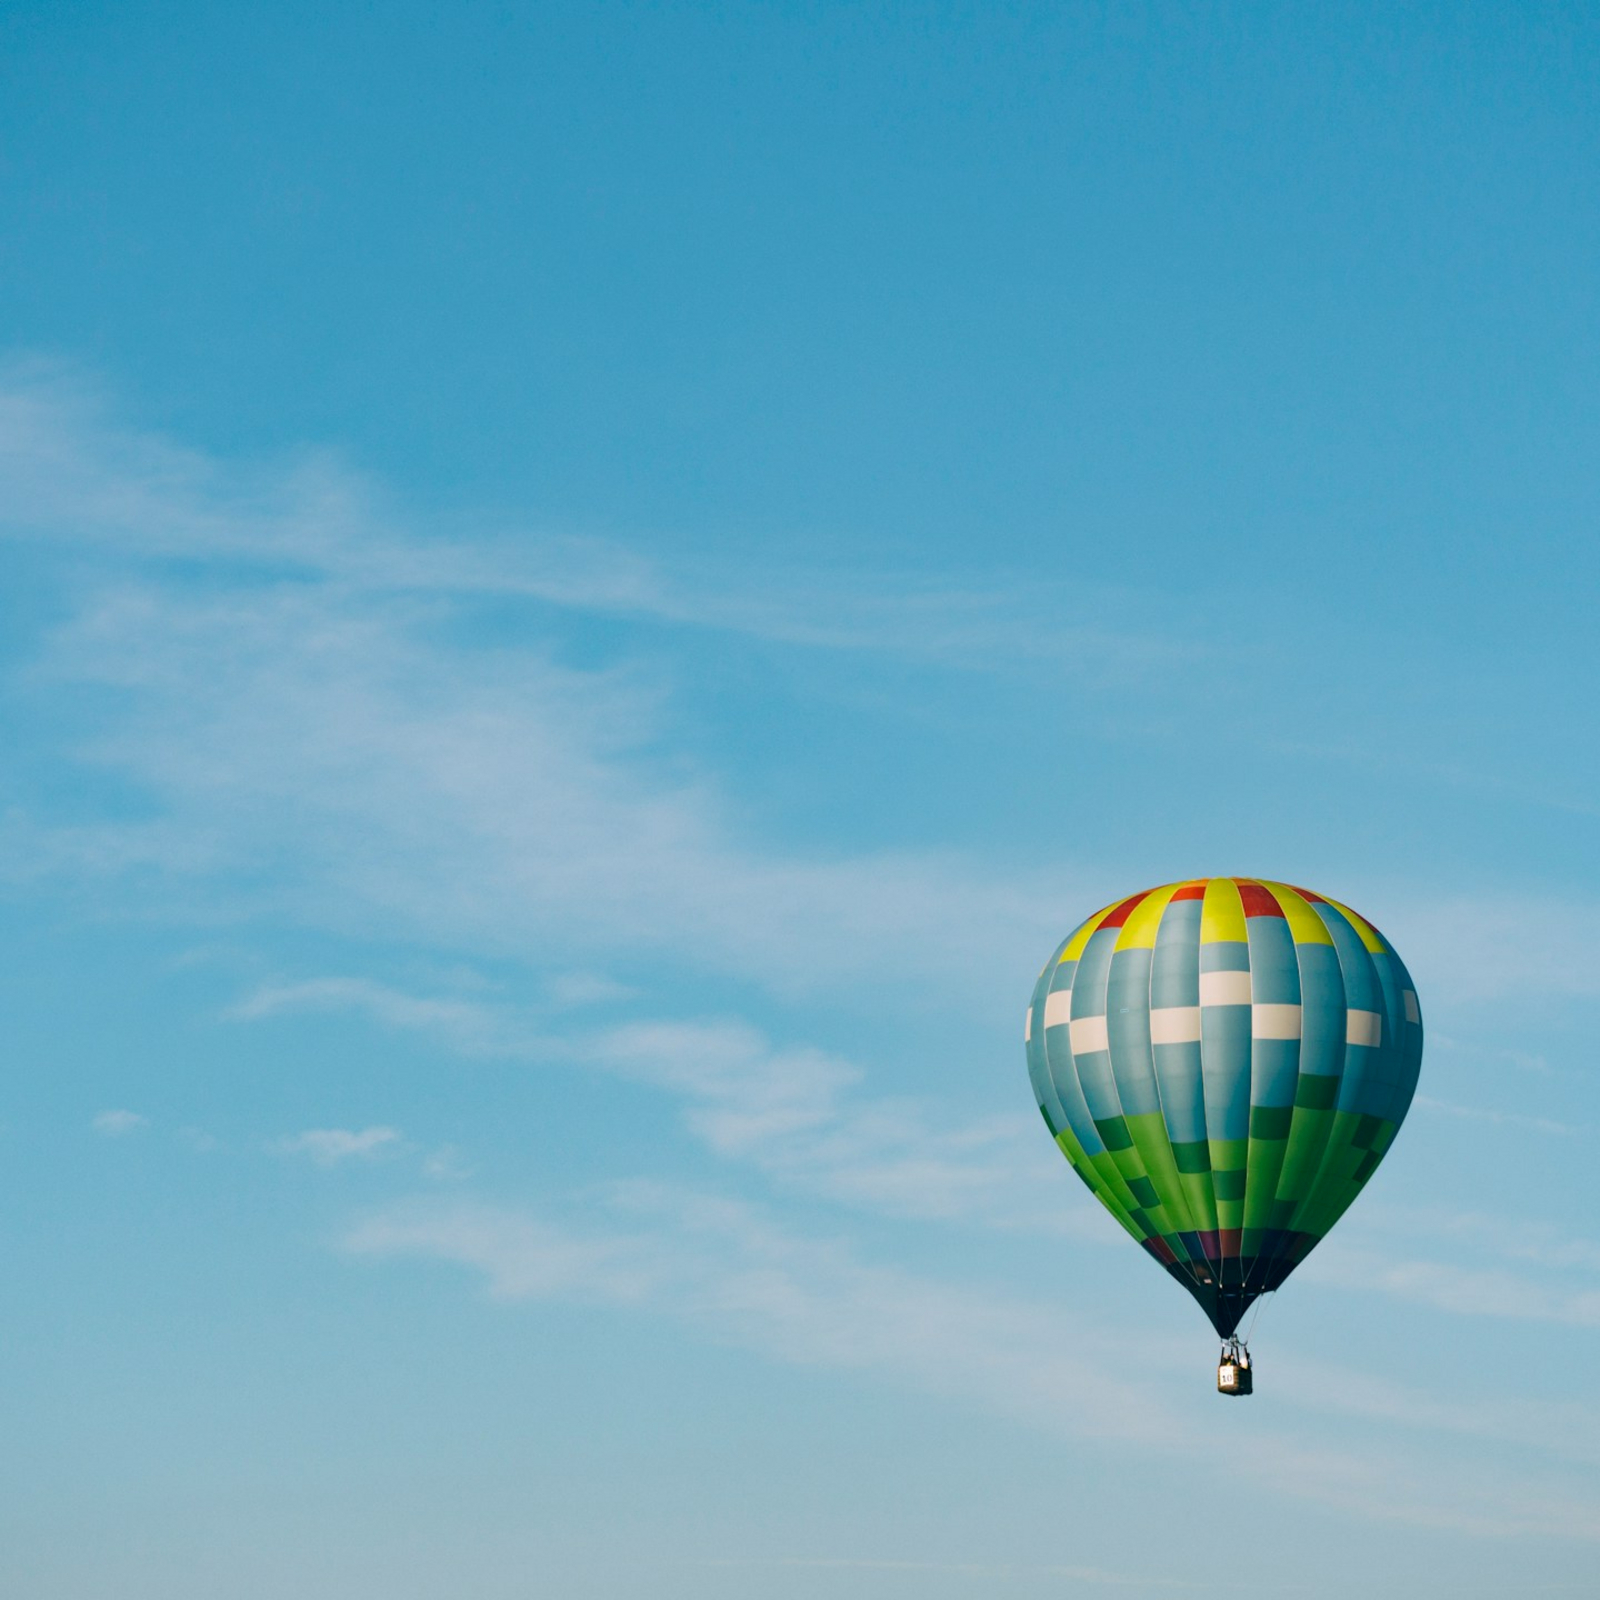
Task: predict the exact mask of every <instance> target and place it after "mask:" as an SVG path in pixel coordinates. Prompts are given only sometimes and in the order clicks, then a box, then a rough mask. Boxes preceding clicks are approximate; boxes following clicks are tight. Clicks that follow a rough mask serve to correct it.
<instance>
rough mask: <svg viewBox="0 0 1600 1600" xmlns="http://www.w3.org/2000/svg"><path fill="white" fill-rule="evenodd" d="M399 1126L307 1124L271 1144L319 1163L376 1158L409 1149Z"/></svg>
mask: <svg viewBox="0 0 1600 1600" xmlns="http://www.w3.org/2000/svg"><path fill="white" fill-rule="evenodd" d="M405 1147H406V1145H405V1140H404V1139H403V1138H402V1137H401V1134H400V1130H399V1129H398V1128H389V1127H372V1128H360V1129H353V1128H307V1129H306V1131H305V1132H304V1133H296V1134H291V1135H289V1136H288V1137H286V1138H282V1139H274V1140H273V1141H272V1142H271V1143H270V1144H269V1145H268V1146H267V1148H268V1149H269V1150H270V1151H271V1153H272V1154H273V1155H277V1156H304V1157H305V1158H306V1159H307V1160H309V1161H311V1162H314V1163H315V1164H316V1165H317V1166H319V1167H336V1166H340V1165H342V1164H343V1163H346V1162H352V1161H355V1162H361V1161H375V1160H378V1159H380V1158H382V1157H385V1156H391V1155H397V1154H399V1153H400V1151H402V1150H403V1149H405Z"/></svg>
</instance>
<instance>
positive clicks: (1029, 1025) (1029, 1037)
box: [1022, 1006, 1033, 1044]
mask: <svg viewBox="0 0 1600 1600" xmlns="http://www.w3.org/2000/svg"><path fill="white" fill-rule="evenodd" d="M1022 1042H1023V1043H1024V1044H1032V1043H1033V1007H1032V1006H1029V1007H1028V1014H1027V1016H1025V1017H1024V1018H1023V1019H1022Z"/></svg>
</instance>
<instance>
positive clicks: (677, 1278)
mask: <svg viewBox="0 0 1600 1600" xmlns="http://www.w3.org/2000/svg"><path fill="white" fill-rule="evenodd" d="M614 1200H615V1204H616V1206H617V1207H618V1210H619V1213H620V1214H619V1215H618V1216H617V1217H616V1218H615V1221H614V1224H613V1226H612V1227H611V1228H610V1229H609V1231H598V1230H596V1229H595V1228H594V1227H593V1225H592V1224H591V1227H590V1228H589V1229H587V1230H585V1231H582V1232H579V1231H576V1230H573V1229H571V1228H568V1227H565V1226H563V1225H562V1224H560V1223H557V1222H553V1221H550V1220H547V1219H543V1218H537V1217H533V1216H530V1215H528V1214H526V1213H521V1212H517V1211H511V1210H506V1209H502V1208H495V1207H489V1206H483V1205H468V1204H459V1203H458V1204H441V1203H437V1202H434V1203H420V1202H410V1203H408V1204H404V1205H400V1206H395V1207H391V1208H389V1209H388V1210H385V1211H382V1212H378V1213H375V1214H373V1215H371V1216H369V1217H367V1218H366V1219H365V1220H363V1221H361V1222H359V1223H357V1224H356V1225H355V1226H353V1227H352V1228H351V1229H350V1230H349V1232H348V1233H347V1235H346V1236H345V1239H344V1241H343V1242H344V1247H345V1249H346V1250H348V1251H349V1252H351V1253H352V1254H356V1255H363V1256H372V1257H378V1258H391V1257H418V1258H422V1259H433V1260H439V1261H445V1262H452V1263H456V1264H458V1265H461V1266H465V1267H468V1268H471V1269H472V1270H474V1271H476V1272H478V1273H481V1274H482V1275H483V1277H484V1278H485V1279H486V1281H487V1283H488V1287H489V1292H490V1294H491V1296H492V1297H493V1298H495V1299H497V1300H502V1301H540V1300H545V1299H556V1300H570V1301H580V1302H586V1303H590V1304H603V1305H611V1306H615V1307H617V1308H618V1309H633V1310H636V1311H640V1312H645V1313H650V1314H657V1315H668V1316H671V1317H674V1318H677V1319H679V1320H682V1321H684V1322H687V1323H689V1324H692V1325H694V1326H696V1327H698V1328H699V1329H700V1330H701V1331H702V1332H703V1333H705V1334H706V1335H707V1336H708V1337H710V1338H713V1339H715V1340H718V1341H721V1342H725V1343H731V1344H737V1345H740V1346H743V1347H746V1348H749V1349H752V1350H756V1351H759V1352H761V1353H762V1354H764V1355H766V1356H768V1357H770V1358H771V1359H774V1360H777V1361H781V1362H787V1363H793V1364H797V1365H803V1366H812V1367H827V1368H834V1369H838V1370H841V1371H847V1372H855V1373H861V1374H868V1375H872V1376H873V1377H875V1378H878V1379H881V1380H883V1381H887V1382H890V1383H893V1384H897V1385H902V1386H909V1387H911V1388H913V1389H916V1390H920V1391H922V1392H925V1393H929V1394H933V1395H936V1396H938V1397H940V1398H942V1399H944V1400H947V1401H951V1402H954V1403H958V1404H966V1405H976V1406H978V1407H980V1408H982V1409H985V1410H988V1411H990V1412H993V1413H995V1414H997V1415H999V1416H1003V1417H1005V1418H1008V1419H1010V1420H1011V1421H1013V1422H1015V1423H1017V1424H1019V1425H1022V1426H1026V1427H1029V1428H1034V1429H1041V1430H1044V1431H1046V1432H1049V1433H1054V1434H1057V1435H1059V1436H1061V1437H1064V1438H1070V1439H1077V1440H1082V1439H1093V1440H1096V1441H1099V1442H1098V1443H1097V1444H1096V1446H1095V1448H1097V1449H1100V1450H1114V1449H1129V1450H1135V1451H1137V1452H1138V1455H1139V1459H1140V1461H1141V1463H1143V1465H1144V1468H1145V1469H1146V1470H1148V1469H1149V1468H1150V1467H1151V1466H1152V1465H1166V1466H1169V1467H1170V1466H1176V1467H1178V1468H1179V1469H1182V1466H1183V1464H1184V1463H1186V1462H1204V1463H1206V1464H1207V1468H1208V1470H1209V1467H1210V1466H1211V1464H1212V1463H1214V1460H1215V1452H1216V1447H1217V1446H1216V1419H1215V1412H1214V1407H1215V1405H1216V1403H1217V1402H1216V1398H1215V1396H1214V1395H1211V1394H1209V1393H1207V1392H1206V1391H1207V1389H1208V1387H1209V1386H1208V1385H1207V1384H1205V1383H1203V1382H1201V1383H1197V1382H1196V1371H1195V1363H1194V1360H1193V1345H1192V1342H1187V1341H1180V1340H1178V1339H1176V1338H1174V1339H1156V1338H1152V1337H1151V1336H1149V1335H1147V1334H1144V1333H1140V1332H1132V1331H1129V1330H1126V1329H1116V1328H1112V1327H1109V1326H1108V1325H1106V1323H1105V1322H1104V1320H1103V1319H1096V1320H1094V1321H1092V1322H1091V1321H1086V1320H1083V1319H1081V1318H1079V1317H1078V1316H1076V1315H1075V1314H1074V1313H1073V1312H1072V1311H1071V1310H1070V1309H1068V1308H1066V1307H1063V1306H1060V1305H1054V1304H1047V1303H1039V1302H1030V1301H1025V1300H1020V1299H1017V1298H1015V1297H1009V1296H1006V1295H1004V1294H997V1293H995V1292H994V1291H993V1290H992V1289H990V1288H988V1287H979V1286H976V1285H962V1284H956V1283H946V1282H940V1281H937V1280H933V1279H929V1278H926V1277H923V1276H919V1275H917V1274H915V1273H909V1272H905V1271H901V1270H897V1269H893V1268H888V1267H881V1266H876V1265H872V1264H870V1263H867V1262H864V1261H862V1260H861V1259H859V1257H858V1256H857V1255H856V1254H855V1253H854V1252H853V1251H851V1250H850V1249H849V1248H848V1247H846V1246H844V1245H843V1244H839V1243H833V1242H819V1241H815V1240H804V1239H798V1238H795V1237H794V1236H792V1235H789V1234H786V1233H784V1232H783V1231H781V1230H779V1229H777V1228H775V1227H773V1226H771V1225H770V1224H769V1223H768V1222H767V1221H766V1220H765V1219H764V1218H763V1217H762V1216H761V1215H760V1214H759V1213H756V1212H753V1211H752V1210H750V1209H749V1208H748V1207H744V1206H740V1205H735V1204H732V1203H729V1202H726V1201H721V1200H714V1199H708V1198H706V1197H704V1196H697V1195H692V1194H686V1193H684V1192H682V1191H677V1190H672V1189H663V1188H661V1187H659V1186H654V1185H651V1186H644V1185H639V1186H633V1187H632V1188H631V1189H627V1190H622V1191H619V1192H618V1193H617V1195H616V1196H615V1197H614ZM1324 1376H1329V1375H1327V1374H1325V1375H1324ZM1331 1376H1332V1379H1333V1380H1334V1382H1335V1383H1338V1382H1341V1381H1342V1382H1343V1383H1344V1386H1345V1387H1346V1388H1349V1389H1351V1390H1359V1389H1360V1388H1361V1386H1360V1385H1359V1384H1355V1383H1353V1382H1352V1381H1351V1375H1349V1374H1343V1375H1340V1374H1333V1375H1331ZM1382 1398H1383V1399H1384V1400H1385V1402H1386V1406H1378V1405H1375V1404H1374V1403H1372V1401H1371V1397H1370V1395H1369V1396H1368V1398H1367V1400H1366V1401H1365V1402H1363V1401H1361V1398H1360V1396H1359V1395H1358V1397H1357V1399H1358V1403H1357V1405H1356V1406H1355V1408H1354V1409H1355V1410H1356V1412H1357V1413H1358V1414H1361V1415H1364V1416H1365V1417H1366V1418H1367V1419H1368V1420H1369V1422H1373V1421H1378V1420H1384V1419H1386V1418H1389V1416H1390V1413H1395V1412H1398V1413H1399V1416H1398V1419H1397V1420H1398V1421H1399V1422H1400V1423H1401V1424H1402V1425H1403V1426H1404V1427H1406V1428H1410V1429H1418V1428H1421V1429H1425V1430H1433V1431H1438V1430H1440V1429H1442V1430H1443V1431H1445V1432H1446V1433H1460V1432H1463V1431H1473V1430H1472V1429H1470V1427H1468V1428H1464V1427H1463V1424H1462V1418H1461V1416H1460V1415H1459V1414H1457V1412H1456V1411H1453V1410H1451V1409H1449V1408H1446V1409H1445V1410H1444V1411H1443V1412H1442V1413H1441V1412H1438V1411H1435V1412H1434V1413H1433V1414H1430V1404H1431V1402H1429V1401H1428V1400H1427V1399H1426V1398H1424V1397H1417V1396H1414V1395H1411V1394H1409V1393H1407V1392H1405V1391H1400V1390H1396V1391H1394V1392H1392V1393H1389V1394H1387V1395H1385V1396H1383V1397H1382ZM1285 1400H1286V1403H1287V1404H1288V1405H1290V1406H1291V1407H1292V1406H1293V1404H1294V1400H1293V1396H1292V1393H1286V1394H1285ZM1331 1400H1332V1401H1333V1403H1334V1404H1335V1407H1336V1408H1337V1404H1336V1400H1333V1397H1331V1396H1330V1394H1329V1393H1328V1392H1327V1390H1326V1388H1325V1389H1324V1391H1323V1392H1321V1393H1318V1394H1314V1395H1313V1396H1312V1398H1311V1400H1310V1403H1311V1404H1312V1405H1313V1406H1320V1407H1322V1408H1326V1407H1327V1406H1328V1405H1329V1404H1330V1401H1331ZM1206 1408H1213V1409H1206ZM1346 1409H1348V1408H1346ZM1231 1420H1233V1419H1232V1418H1230V1421H1231ZM1239 1420H1240V1421H1242V1422H1243V1423H1244V1424H1245V1426H1246V1428H1247V1432H1246V1434H1245V1435H1244V1436H1243V1437H1242V1438H1241V1439H1240V1448H1239V1450H1238V1453H1237V1455H1236V1456H1235V1457H1234V1458H1233V1465H1232V1468H1231V1471H1232V1480H1231V1481H1233V1482H1234V1483H1235V1485H1236V1486H1237V1485H1239V1484H1244V1483H1248V1484H1251V1485H1253V1486H1254V1488H1255V1490H1256V1491H1258V1492H1259V1491H1265V1492H1268V1493H1271V1494H1286V1495H1290V1496H1295V1497H1299V1498H1304V1499H1309V1500H1313V1501H1318V1502H1321V1503H1323V1504H1327V1505H1331V1506H1335V1507H1338V1508H1340V1509H1342V1510H1344V1511H1346V1512H1348V1513H1350V1514H1352V1515H1355V1516H1357V1517H1359V1518H1361V1519H1363V1520H1384V1521H1399V1522H1409V1523H1414V1524H1420V1525H1423V1526H1428V1527H1436V1528H1440V1529H1445V1530H1450V1531H1452V1532H1456V1533H1463V1534H1471V1535H1474V1536H1478V1537H1484V1536H1489V1537H1493V1536H1519V1535H1527V1534H1536V1535H1542V1536H1547V1537H1564V1538H1575V1539H1584V1540H1594V1539H1600V1512H1597V1510H1596V1508H1595V1505H1594V1503H1593V1499H1592V1496H1591V1495H1589V1494H1587V1493H1586V1485H1587V1480H1583V1481H1582V1482H1577V1483H1574V1482H1571V1481H1569V1480H1568V1479H1567V1478H1564V1477H1562V1476H1561V1475H1560V1474H1559V1472H1557V1473H1555V1474H1552V1473H1550V1472H1546V1473H1543V1474H1535V1473H1531V1472H1528V1471H1523V1472H1521V1473H1519V1477H1518V1480H1517V1481H1516V1482H1515V1483H1508V1482H1507V1481H1506V1480H1505V1478H1504V1475H1503V1474H1502V1473H1499V1472H1498V1471H1494V1472H1488V1473H1483V1472H1479V1471H1478V1470H1476V1469H1475V1468H1474V1467H1473V1466H1472V1465H1471V1464H1470V1463H1469V1462H1461V1461H1457V1462H1450V1463H1447V1464H1445V1465H1443V1466H1441V1465H1440V1464H1439V1462H1438V1461H1437V1460H1429V1461H1427V1462H1426V1463H1424V1462H1422V1461H1419V1460H1418V1459H1416V1458H1414V1457H1413V1456H1411V1455H1410V1454H1408V1452H1407V1451H1406V1449H1405V1447H1404V1445H1403V1443H1402V1442H1401V1441H1399V1440H1397V1439H1396V1438H1395V1437H1394V1434H1393V1432H1392V1431H1385V1432H1380V1433H1377V1434H1375V1435H1373V1433H1372V1429H1371V1428H1370V1427H1369V1428H1368V1429H1367V1430H1366V1431H1367V1433H1368V1434H1369V1435H1371V1436H1370V1437H1369V1438H1368V1441H1367V1444H1366V1446H1365V1448H1363V1449H1358V1450H1329V1449H1322V1448H1316V1447H1312V1446H1308V1445H1306V1444H1305V1443H1304V1442H1303V1440H1302V1439H1301V1438H1300V1437H1299V1436H1297V1434H1296V1433H1295V1432H1277V1431H1274V1424H1273V1422H1272V1421H1271V1419H1270V1418H1269V1417H1268V1416H1267V1415H1266V1414H1265V1413H1260V1414H1258V1415H1252V1416H1247V1417H1244V1418H1241V1419H1239ZM1476 1431H1479V1432H1487V1433H1488V1434H1489V1435H1490V1436H1495V1437H1499V1436H1501V1435H1502V1433H1504V1430H1497V1429H1496V1428H1495V1426H1494V1424H1493V1422H1491V1423H1490V1425H1489V1426H1488V1427H1487V1429H1479V1430H1476ZM1511 1435H1515V1437H1516V1442H1519V1443H1525V1444H1530V1445H1533V1446H1535V1447H1539V1446H1540V1445H1541V1444H1542V1443H1544V1441H1542V1440H1541V1439H1540V1437H1539V1434H1538V1430H1537V1429H1534V1428H1530V1427H1528V1426H1526V1425H1524V1426H1522V1427H1521V1428H1520V1429H1519V1428H1518V1427H1517V1426H1516V1425H1515V1424H1513V1425H1512V1428H1511V1434H1510V1435H1506V1436H1507V1437H1508V1438H1509V1437H1510V1436H1511ZM1567 1442H1568V1441H1567V1439H1566V1438H1565V1437H1561V1438H1558V1439H1557V1440H1556V1442H1555V1445H1554V1449H1553V1451H1552V1453H1553V1454H1555V1455H1557V1456H1563V1457H1565V1456H1568V1455H1569V1454H1570V1452H1569V1451H1568V1450H1567V1449H1566V1445H1567ZM1576 1459H1577V1460H1579V1461H1586V1460H1587V1456H1586V1455H1583V1454H1582V1453H1580V1454H1579V1456H1578V1457H1577V1458H1576Z"/></svg>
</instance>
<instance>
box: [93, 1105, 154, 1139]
mask: <svg viewBox="0 0 1600 1600" xmlns="http://www.w3.org/2000/svg"><path fill="white" fill-rule="evenodd" d="M149 1126H150V1119H149V1118H148V1117H143V1116H140V1115H139V1113H138V1112H137V1111H102V1112H101V1113H100V1114H99V1115H98V1116H97V1117H96V1118H95V1119H94V1131H95V1132H96V1133H103V1134H104V1135H105V1136H106V1138H108V1139H122V1138H125V1137H126V1136H127V1135H128V1134H130V1133H138V1132H139V1130H140V1129H141V1128H148V1127H149Z"/></svg>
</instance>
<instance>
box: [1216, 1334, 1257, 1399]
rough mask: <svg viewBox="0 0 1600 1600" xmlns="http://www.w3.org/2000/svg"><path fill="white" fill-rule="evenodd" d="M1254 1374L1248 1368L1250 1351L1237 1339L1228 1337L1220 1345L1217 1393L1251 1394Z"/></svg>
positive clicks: (1253, 1390) (1253, 1386)
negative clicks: (1221, 1345)
mask: <svg viewBox="0 0 1600 1600" xmlns="http://www.w3.org/2000/svg"><path fill="white" fill-rule="evenodd" d="M1254 1392H1255V1375H1254V1373H1252V1371H1251V1370H1250V1352H1249V1351H1248V1350H1247V1349H1246V1348H1245V1347H1244V1345H1242V1344H1241V1343H1240V1342H1239V1341H1238V1340H1237V1339H1230V1340H1228V1342H1227V1343H1226V1344H1225V1345H1223V1347H1222V1359H1221V1360H1220V1361H1218V1362H1217V1393H1218V1394H1233V1395H1239V1394H1253V1393H1254Z"/></svg>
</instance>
